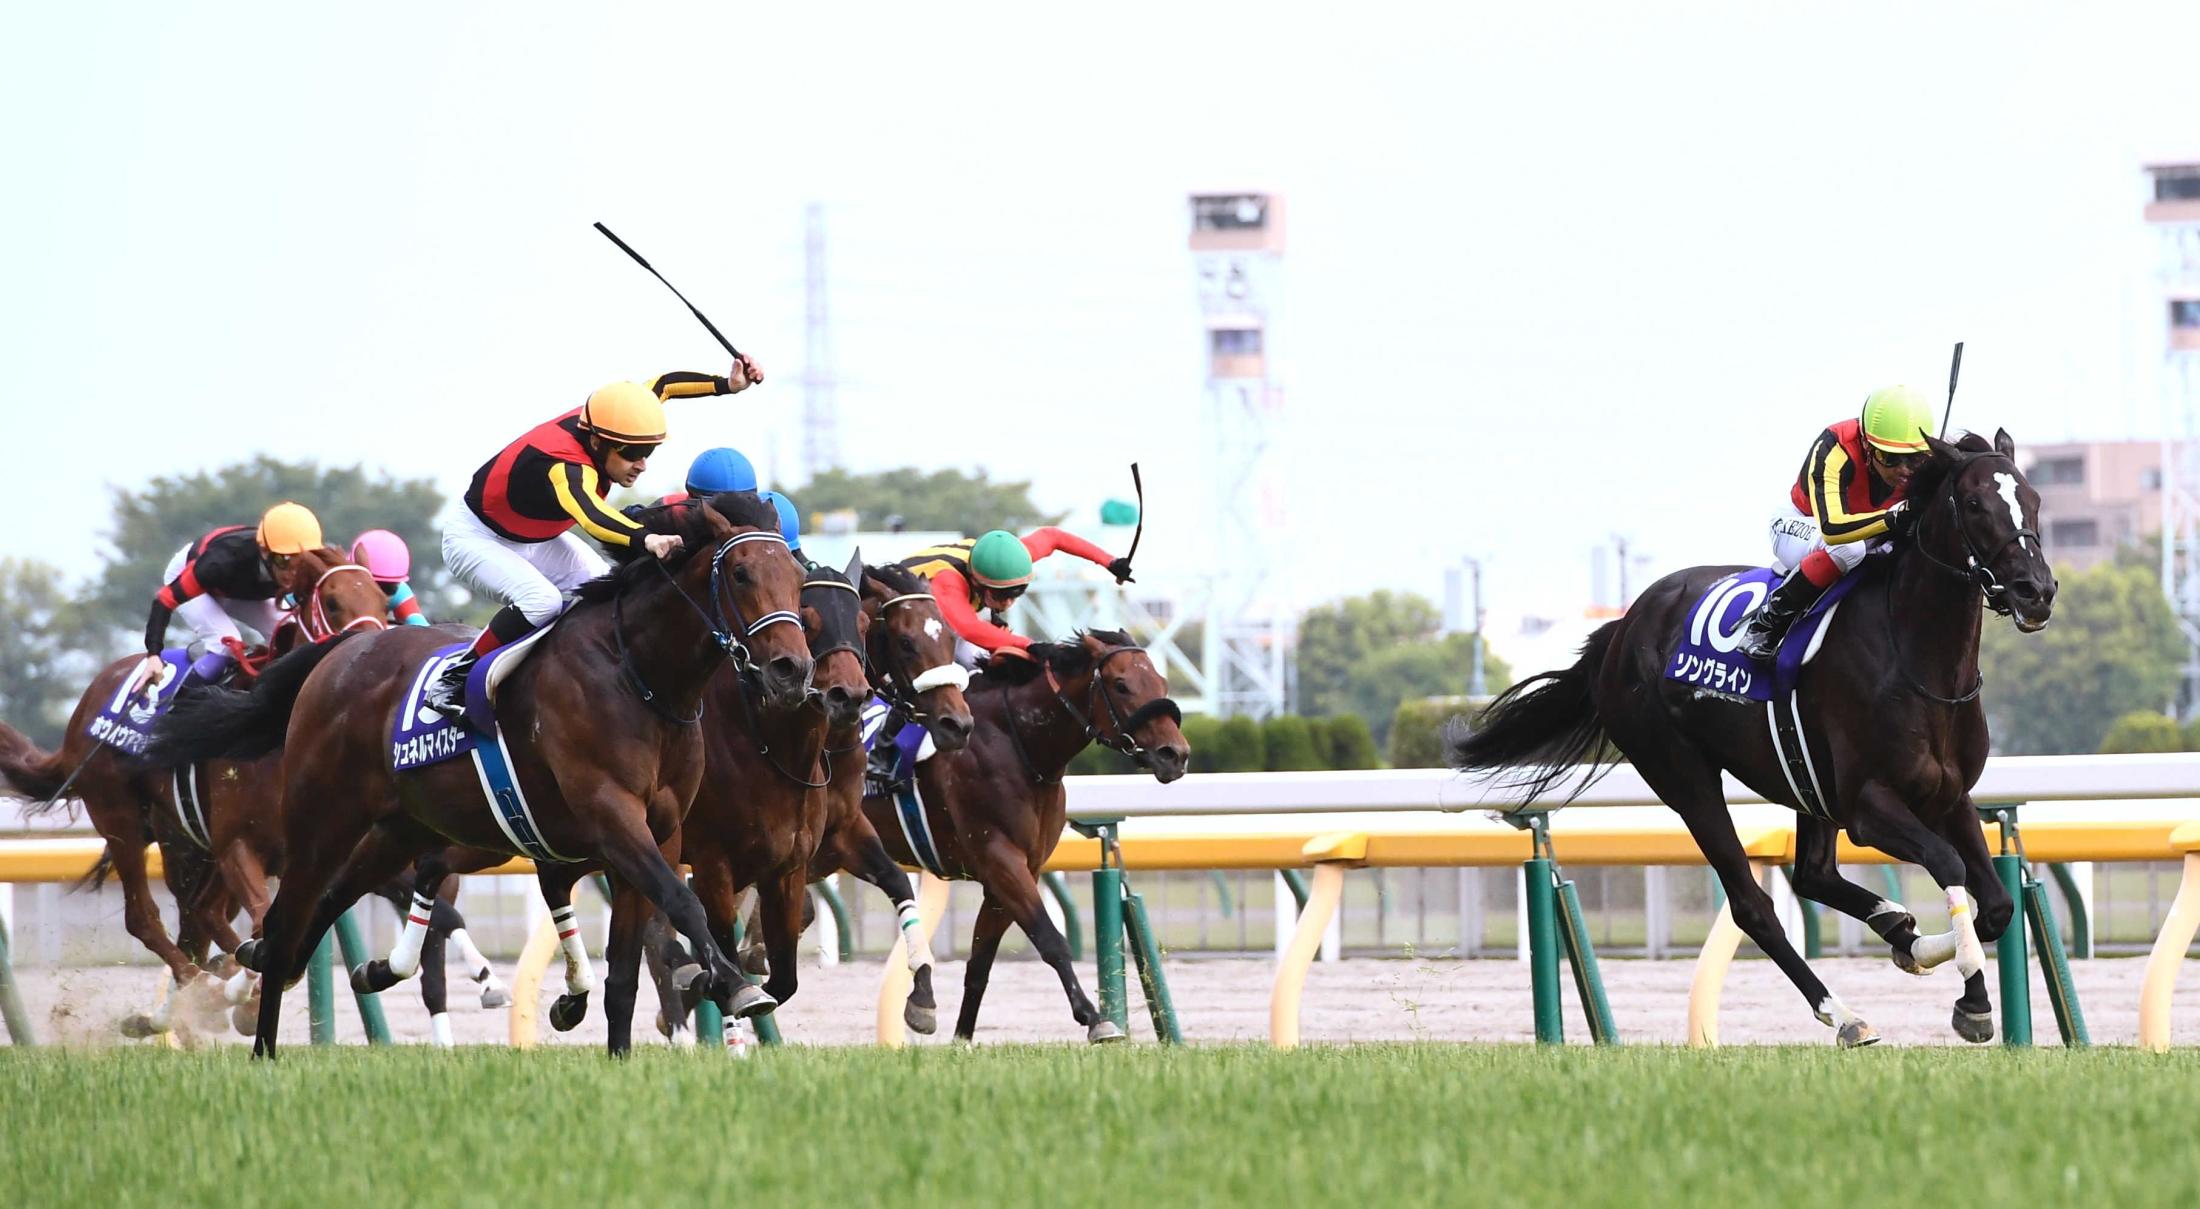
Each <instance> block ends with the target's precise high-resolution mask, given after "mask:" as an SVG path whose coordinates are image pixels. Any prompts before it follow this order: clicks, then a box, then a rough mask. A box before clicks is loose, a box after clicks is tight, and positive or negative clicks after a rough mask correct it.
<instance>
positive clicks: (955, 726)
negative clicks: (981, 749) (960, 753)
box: [932, 714, 970, 739]
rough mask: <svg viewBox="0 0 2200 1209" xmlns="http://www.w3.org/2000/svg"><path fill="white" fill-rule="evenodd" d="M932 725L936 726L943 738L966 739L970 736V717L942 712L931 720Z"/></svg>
mask: <svg viewBox="0 0 2200 1209" xmlns="http://www.w3.org/2000/svg"><path fill="white" fill-rule="evenodd" d="M932 725H933V726H934V727H936V728H938V730H939V732H940V734H941V735H942V736H943V737H945V738H949V739H967V738H969V737H970V719H968V718H964V717H961V716H959V715H956V714H942V715H940V716H939V717H937V718H934V719H933V720H932Z"/></svg>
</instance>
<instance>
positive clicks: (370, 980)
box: [351, 957, 397, 995]
mask: <svg viewBox="0 0 2200 1209" xmlns="http://www.w3.org/2000/svg"><path fill="white" fill-rule="evenodd" d="M396 985H397V975H396V974H394V973H392V972H391V971H390V963H389V962H387V961H384V960H382V959H381V958H379V957H377V958H375V959H374V960H373V961H370V962H368V963H366V964H365V965H357V966H353V967H352V968H351V992H352V994H354V995H378V994H380V993H382V992H383V991H386V990H389V989H390V988H391V987H393V986H396Z"/></svg>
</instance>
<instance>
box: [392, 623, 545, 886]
mask: <svg viewBox="0 0 2200 1209" xmlns="http://www.w3.org/2000/svg"><path fill="white" fill-rule="evenodd" d="M471 645H472V644H471V643H465V642H460V643H453V644H452V645H450V646H446V647H438V648H436V649H435V650H434V651H432V652H430V653H429V654H428V657H427V658H426V659H425V660H423V661H422V662H421V664H420V667H419V668H418V669H417V670H415V671H414V672H413V677H412V682H411V683H410V684H408V685H407V686H406V688H405V697H404V700H402V701H401V702H399V703H398V709H397V715H396V717H395V718H393V719H392V720H391V722H390V767H391V768H392V769H394V770H396V771H398V772H410V771H412V770H414V769H419V768H426V767H428V766H430V765H432V764H440V763H442V762H443V761H445V760H451V759H456V758H457V757H459V756H471V757H472V758H473V765H474V773H475V776H476V777H478V778H479V779H480V782H481V792H482V796H483V797H484V798H486V799H487V801H488V804H489V809H490V811H491V812H492V815H493V817H494V818H495V819H496V823H497V826H498V827H499V828H501V829H502V830H503V832H504V835H505V838H507V839H509V840H511V841H512V846H513V847H514V848H516V849H518V850H519V851H520V852H522V853H525V854H526V855H527V856H528V857H530V858H532V859H533V860H536V861H563V860H569V859H571V858H569V857H565V856H561V855H559V854H558V853H557V852H556V851H554V850H553V849H551V847H550V845H549V844H548V843H547V842H545V841H544V840H543V838H542V832H541V830H540V828H538V827H537V826H536V825H535V815H534V811H533V810H532V809H531V808H530V807H529V806H528V804H527V795H526V793H525V791H523V790H522V789H521V788H520V785H519V778H518V776H517V775H516V774H515V773H514V772H513V769H512V759H511V754H510V753H509V752H508V751H506V750H505V747H504V740H503V737H502V736H500V735H499V734H498V733H497V729H496V719H495V717H494V715H492V714H490V712H489V702H488V675H487V671H486V669H488V668H489V667H490V666H491V665H492V664H494V663H496V662H497V661H498V658H497V657H498V656H499V655H501V654H504V653H505V652H507V651H511V650H515V649H518V647H519V646H520V645H521V644H517V643H515V644H513V646H511V647H506V648H502V649H500V650H498V651H492V652H490V654H489V656H488V657H487V658H485V659H483V660H482V661H481V662H480V663H477V664H475V665H474V670H473V672H472V674H471V675H469V676H468V677H467V678H466V722H464V723H458V722H453V721H451V720H450V719H448V718H445V717H444V716H443V715H442V714H439V713H437V712H436V711H434V710H432V709H429V708H428V705H427V702H426V700H425V698H426V695H427V691H428V686H429V685H431V684H433V683H435V680H436V678H437V677H439V676H441V675H442V674H443V669H444V668H445V667H446V666H448V665H449V663H450V661H451V660H452V659H454V658H456V657H457V656H458V655H460V654H461V653H463V652H464V651H465V650H466V648H467V647H469V646H471ZM484 722H486V725H484V724H483V723H484Z"/></svg>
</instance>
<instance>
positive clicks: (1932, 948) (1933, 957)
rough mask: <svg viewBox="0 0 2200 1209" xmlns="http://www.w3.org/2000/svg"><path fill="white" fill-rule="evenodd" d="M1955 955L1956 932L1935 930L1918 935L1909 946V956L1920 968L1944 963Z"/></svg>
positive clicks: (1929, 967)
mask: <svg viewBox="0 0 2200 1209" xmlns="http://www.w3.org/2000/svg"><path fill="white" fill-rule="evenodd" d="M1955 955H1956V934H1955V933H1953V932H1935V933H1933V934H1932V935H1931V936H1920V937H1918V938H1917V943H1915V944H1913V945H1911V946H1910V956H1911V958H1912V959H1914V960H1915V961H1916V962H1917V968H1919V969H1921V970H1930V969H1932V968H1933V967H1935V966H1941V965H1946V964H1947V963H1948V959H1949V958H1951V957H1954V956H1955Z"/></svg>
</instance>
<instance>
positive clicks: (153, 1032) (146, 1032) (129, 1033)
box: [115, 1012, 168, 1038]
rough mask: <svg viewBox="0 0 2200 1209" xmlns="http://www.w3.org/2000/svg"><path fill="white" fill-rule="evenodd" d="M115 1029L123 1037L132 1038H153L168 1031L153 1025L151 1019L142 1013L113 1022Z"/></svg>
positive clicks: (131, 1014)
mask: <svg viewBox="0 0 2200 1209" xmlns="http://www.w3.org/2000/svg"><path fill="white" fill-rule="evenodd" d="M115 1028H116V1029H118V1030H119V1031H120V1032H121V1033H122V1035H123V1036H125V1037H132V1038H144V1037H155V1036H158V1035H160V1034H161V1033H164V1032H167V1031H168V1030H166V1029H164V1028H161V1027H160V1026H159V1025H157V1024H155V1023H153V1018H152V1017H151V1016H148V1015H146V1014H145V1013H143V1012H132V1013H130V1014H129V1015H127V1016H124V1017H123V1018H122V1019H120V1020H118V1021H116V1022H115Z"/></svg>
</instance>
